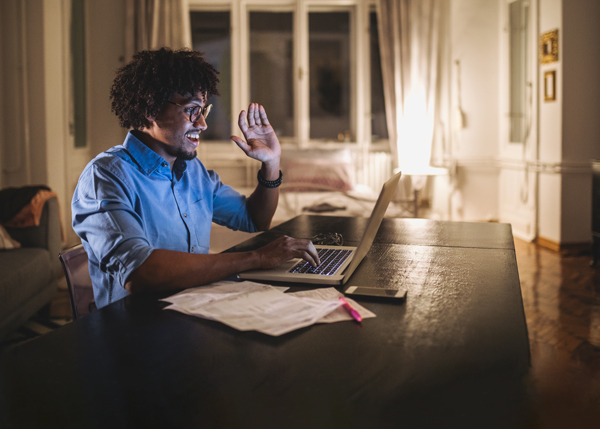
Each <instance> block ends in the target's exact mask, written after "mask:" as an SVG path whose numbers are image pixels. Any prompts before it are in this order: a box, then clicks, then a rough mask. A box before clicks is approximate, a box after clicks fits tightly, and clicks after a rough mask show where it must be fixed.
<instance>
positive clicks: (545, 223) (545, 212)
mask: <svg viewBox="0 0 600 429" xmlns="http://www.w3.org/2000/svg"><path fill="white" fill-rule="evenodd" d="M539 5H540V7H539V22H540V29H539V31H540V35H541V34H543V33H546V32H548V31H550V30H554V29H558V34H559V39H562V35H563V27H562V12H561V10H562V0H539ZM562 52H563V45H562V43H560V41H559V60H558V61H557V62H555V63H550V64H542V65H540V71H539V82H540V93H539V106H540V107H539V127H538V129H539V136H540V137H539V160H540V162H542V163H560V162H561V161H562ZM549 70H555V71H556V101H544V92H543V90H542V88H543V86H542V85H543V83H544V72H546V71H549ZM561 195H562V178H561V177H560V175H559V174H557V173H553V172H541V173H540V175H539V195H538V201H539V209H538V219H539V225H538V235H539V236H540V237H542V238H544V239H547V240H550V241H553V242H555V243H560V242H561V239H562V234H561V219H562V204H561Z"/></svg>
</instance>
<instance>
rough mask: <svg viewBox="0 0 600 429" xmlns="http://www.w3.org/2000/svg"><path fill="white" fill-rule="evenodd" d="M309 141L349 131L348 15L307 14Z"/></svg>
mask: <svg viewBox="0 0 600 429" xmlns="http://www.w3.org/2000/svg"><path fill="white" fill-rule="evenodd" d="M308 26H309V27H308V28H309V73H310V77H309V78H310V138H311V139H335V140H338V135H340V136H342V138H343V136H344V135H346V136H347V138H348V139H349V140H353V139H354V138H353V136H352V135H351V131H350V130H351V128H350V13H349V12H311V13H309V16H308Z"/></svg>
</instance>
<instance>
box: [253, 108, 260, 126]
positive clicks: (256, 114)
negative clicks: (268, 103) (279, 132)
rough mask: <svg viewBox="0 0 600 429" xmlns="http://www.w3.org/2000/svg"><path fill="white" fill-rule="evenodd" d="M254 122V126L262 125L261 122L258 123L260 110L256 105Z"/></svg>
mask: <svg viewBox="0 0 600 429" xmlns="http://www.w3.org/2000/svg"><path fill="white" fill-rule="evenodd" d="M254 121H255V123H256V125H262V123H261V121H260V108H259V107H258V104H256V103H254Z"/></svg>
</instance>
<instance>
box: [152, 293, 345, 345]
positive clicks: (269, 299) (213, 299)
mask: <svg viewBox="0 0 600 429" xmlns="http://www.w3.org/2000/svg"><path fill="white" fill-rule="evenodd" d="M163 301H167V302H170V303H171V305H170V306H168V307H166V308H165V309H172V310H177V311H180V312H182V313H186V314H190V315H193V316H198V317H203V318H206V319H211V320H217V321H219V322H221V323H224V324H226V325H228V326H231V327H233V328H235V329H239V330H241V331H247V330H256V331H259V332H263V333H265V334H269V335H273V336H279V335H282V334H285V333H287V332H290V331H293V330H295V329H299V328H303V327H305V326H310V325H312V324H314V323H316V322H317V321H318V320H320V319H322V318H323V317H324V316H325V315H327V314H329V313H331V312H332V311H334V310H336V309H337V308H338V307H339V306H340V303H339V301H337V300H336V301H327V300H322V299H312V298H300V297H296V296H293V295H290V294H284V293H283V292H282V291H281V290H280V289H276V288H273V287H272V286H268V285H263V284H259V283H253V282H220V283H218V284H216V285H215V284H213V285H210V286H205V287H200V288H194V289H190V290H186V291H183V292H180V293H178V294H176V295H173V296H171V297H168V298H165V299H163Z"/></svg>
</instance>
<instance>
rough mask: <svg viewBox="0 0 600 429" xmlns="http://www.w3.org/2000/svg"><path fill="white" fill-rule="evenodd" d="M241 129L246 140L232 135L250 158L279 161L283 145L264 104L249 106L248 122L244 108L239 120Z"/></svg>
mask: <svg viewBox="0 0 600 429" xmlns="http://www.w3.org/2000/svg"><path fill="white" fill-rule="evenodd" d="M238 125H239V126H240V130H242V133H243V134H244V137H245V138H246V141H244V140H242V139H241V138H239V137H237V136H231V140H233V141H234V142H235V143H236V144H237V145H238V146H239V148H240V149H242V150H243V151H244V153H245V154H246V155H248V156H249V157H250V158H253V159H256V160H257V161H261V162H266V163H268V162H271V161H278V160H279V157H280V156H281V146H280V145H279V140H278V139H277V136H276V135H275V131H274V130H273V127H272V126H271V124H270V123H269V120H268V119H267V112H265V108H264V107H263V106H259V105H258V104H256V103H252V104H250V106H248V122H247V123H246V112H245V111H244V110H242V111H241V112H240V117H239V120H238Z"/></svg>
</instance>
